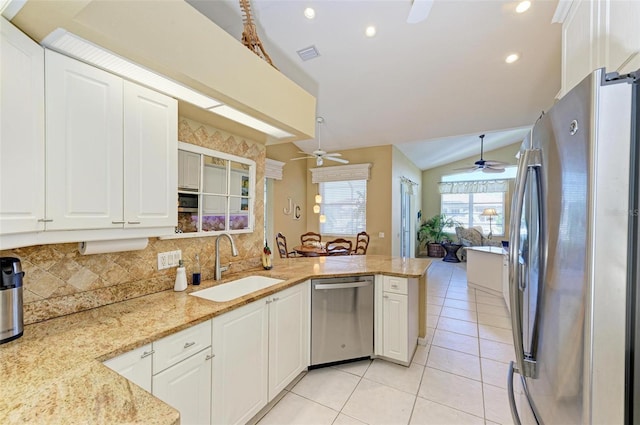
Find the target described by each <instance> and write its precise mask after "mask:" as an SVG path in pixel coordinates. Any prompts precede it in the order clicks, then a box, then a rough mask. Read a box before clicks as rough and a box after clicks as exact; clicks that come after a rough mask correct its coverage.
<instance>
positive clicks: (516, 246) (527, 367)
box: [509, 149, 541, 378]
mask: <svg viewBox="0 0 640 425" xmlns="http://www.w3.org/2000/svg"><path fill="white" fill-rule="evenodd" d="M540 157H541V156H540V150H539V149H526V150H524V151H523V154H522V156H521V157H520V161H519V162H518V172H517V178H516V183H515V191H514V192H515V195H514V196H515V199H514V200H513V204H512V209H511V217H512V219H511V228H510V234H511V241H510V243H509V295H510V303H511V328H512V332H513V343H514V348H515V352H516V367H515V368H514V369H515V371H516V372H518V373H519V374H521V375H522V376H526V377H532V378H534V377H535V376H536V368H535V365H536V363H535V361H534V360H532V359H529V358H525V353H524V343H523V336H522V303H521V302H520V291H523V290H524V288H525V286H524V285H525V282H524V281H525V279H524V276H523V275H524V274H525V273H524V272H523V270H522V267H521V265H520V218H521V217H522V210H523V207H524V197H525V193H526V187H527V180H528V176H529V169H530V168H539V167H540V166H541V161H540Z"/></svg>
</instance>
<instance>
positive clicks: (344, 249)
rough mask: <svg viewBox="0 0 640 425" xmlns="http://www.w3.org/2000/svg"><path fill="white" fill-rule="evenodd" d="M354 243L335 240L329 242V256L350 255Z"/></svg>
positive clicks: (340, 239) (345, 240)
mask: <svg viewBox="0 0 640 425" xmlns="http://www.w3.org/2000/svg"><path fill="white" fill-rule="evenodd" d="M352 245H353V242H351V241H350V240H347V239H342V238H338V239H334V240H332V241H329V242H327V255H349V254H351V246H352Z"/></svg>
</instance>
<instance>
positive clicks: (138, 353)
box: [104, 344, 153, 392]
mask: <svg viewBox="0 0 640 425" xmlns="http://www.w3.org/2000/svg"><path fill="white" fill-rule="evenodd" d="M152 356H153V348H152V347H151V344H147V345H144V346H142V347H140V348H136V349H135V350H133V351H129V352H128V353H124V354H122V355H120V356H118V357H114V358H112V359H109V360H107V361H105V362H104V365H105V366H107V367H108V368H109V369H111V370H114V371H116V372H118V373H119V374H120V375H122V376H124V377H125V378H127V379H128V380H129V381H131V382H133V383H134V384H136V385H137V386H139V387H141V388H142V389H144V390H146V391H148V392H151V359H152Z"/></svg>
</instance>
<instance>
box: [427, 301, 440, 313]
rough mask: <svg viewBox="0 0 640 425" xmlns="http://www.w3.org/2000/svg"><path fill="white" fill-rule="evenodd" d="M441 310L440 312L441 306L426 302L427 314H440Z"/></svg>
mask: <svg viewBox="0 0 640 425" xmlns="http://www.w3.org/2000/svg"><path fill="white" fill-rule="evenodd" d="M441 312H442V306H440V305H433V304H427V314H430V315H432V316H440V313H441Z"/></svg>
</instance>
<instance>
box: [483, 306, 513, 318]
mask: <svg viewBox="0 0 640 425" xmlns="http://www.w3.org/2000/svg"><path fill="white" fill-rule="evenodd" d="M477 306H478V313H487V314H492V315H494V316H501V317H506V318H510V317H511V315H510V314H509V310H507V307H506V306H497V305H491V304H477Z"/></svg>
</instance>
